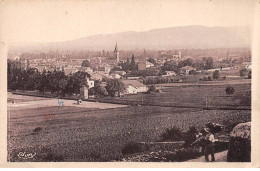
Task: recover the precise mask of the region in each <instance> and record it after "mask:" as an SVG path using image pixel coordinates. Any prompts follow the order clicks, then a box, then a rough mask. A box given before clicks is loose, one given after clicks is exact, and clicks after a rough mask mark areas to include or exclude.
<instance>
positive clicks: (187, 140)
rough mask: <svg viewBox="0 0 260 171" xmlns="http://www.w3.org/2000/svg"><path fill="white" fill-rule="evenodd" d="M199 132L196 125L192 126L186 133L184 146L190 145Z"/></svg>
mask: <svg viewBox="0 0 260 171" xmlns="http://www.w3.org/2000/svg"><path fill="white" fill-rule="evenodd" d="M197 133H198V130H197V129H196V127H195V126H191V127H190V128H189V130H188V131H187V132H186V133H185V136H184V140H185V144H184V146H186V147H187V146H189V145H190V144H191V143H193V142H194V141H195V140H196V134H197Z"/></svg>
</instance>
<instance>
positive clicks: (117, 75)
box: [110, 73, 122, 79]
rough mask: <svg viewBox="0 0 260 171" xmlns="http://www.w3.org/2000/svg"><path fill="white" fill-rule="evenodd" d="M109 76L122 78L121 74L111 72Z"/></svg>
mask: <svg viewBox="0 0 260 171" xmlns="http://www.w3.org/2000/svg"><path fill="white" fill-rule="evenodd" d="M110 76H111V77H112V78H113V79H120V78H122V76H121V75H119V74H116V73H112V74H110Z"/></svg>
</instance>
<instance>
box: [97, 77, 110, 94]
mask: <svg viewBox="0 0 260 171" xmlns="http://www.w3.org/2000/svg"><path fill="white" fill-rule="evenodd" d="M100 84H101V82H100V81H98V80H97V81H95V87H94V93H95V94H96V95H102V96H107V95H108V92H107V90H106V88H105V87H103V86H101V85H100Z"/></svg>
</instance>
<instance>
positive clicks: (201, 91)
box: [8, 83, 251, 161]
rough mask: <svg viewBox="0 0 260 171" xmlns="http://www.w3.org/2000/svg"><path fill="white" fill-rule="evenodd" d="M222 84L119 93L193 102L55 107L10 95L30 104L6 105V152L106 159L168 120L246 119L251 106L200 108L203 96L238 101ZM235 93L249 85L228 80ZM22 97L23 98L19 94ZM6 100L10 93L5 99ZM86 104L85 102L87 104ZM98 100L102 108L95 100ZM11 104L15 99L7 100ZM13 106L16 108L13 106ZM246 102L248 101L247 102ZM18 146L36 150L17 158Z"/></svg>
mask: <svg viewBox="0 0 260 171" xmlns="http://www.w3.org/2000/svg"><path fill="white" fill-rule="evenodd" d="M226 86H227V85H217V84H216V85H200V86H194V85H193V86H192V85H186V86H185V85H182V86H181V87H180V86H168V87H162V91H163V92H162V93H161V94H142V95H130V96H125V97H121V98H119V99H117V100H121V99H125V100H128V101H131V100H139V101H141V100H140V99H143V101H144V102H147V103H148V102H149V103H150V102H152V103H154V104H157V103H158V104H160V103H170V104H182V105H184V106H185V105H186V106H187V107H189V106H192V105H197V106H199V107H198V108H187V107H186V108H185V107H181V108H178V107H163V106H153V105H146V106H126V105H124V106H123V105H118V106H114V107H111V108H109V107H107V106H110V105H115V104H106V103H96V102H83V103H85V104H86V105H76V104H71V105H66V104H68V103H67V102H68V101H69V100H68V101H67V100H64V102H65V103H64V104H65V106H63V107H58V106H57V104H56V103H57V99H47V101H45V100H46V99H44V98H39V99H38V98H35V97H28V96H16V95H15V96H10V94H8V95H9V96H8V97H10V98H13V99H19V101H20V102H17V104H19V103H26V104H29V106H30V105H31V106H35V105H36V106H37V104H41V103H43V102H44V101H45V102H48V103H46V104H49V102H50V104H52V103H54V102H55V101H56V102H55V105H45V106H37V108H35V107H31V108H30V107H28V108H27V107H25V108H24V107H8V154H9V160H10V161H111V160H116V159H120V158H121V157H122V154H121V149H122V148H123V147H124V146H125V144H127V143H129V142H131V141H132V142H146V141H158V140H159V136H160V134H161V133H162V132H163V131H164V130H165V129H166V128H170V127H172V126H176V127H178V128H180V129H181V130H183V131H186V130H187V129H188V128H189V127H190V126H192V125H195V126H196V127H197V128H198V129H201V128H202V127H203V126H204V125H205V124H206V123H208V122H217V123H220V124H223V125H229V124H232V123H235V122H247V121H251V110H203V108H200V106H202V107H204V106H205V101H204V99H205V97H208V99H213V100H215V99H217V101H216V100H215V101H213V102H214V103H213V102H211V103H210V102H209V105H215V106H218V105H220V106H223V105H224V106H227V107H228V106H239V104H238V102H236V100H234V98H232V97H227V96H226V95H225V91H224V89H225V87H226ZM232 86H233V87H234V88H235V95H236V93H237V94H244V93H246V91H249V90H250V89H251V84H250V83H245V84H233V85H232ZM23 99H24V100H23ZM9 101H10V99H9ZM87 104H90V105H87ZM95 104H96V105H97V104H102V105H103V106H105V108H101V107H100V106H94V105H95ZM10 105H16V104H10ZM17 108H18V109H19V110H17ZM248 108H250V106H248ZM19 152H26V153H35V157H34V158H32V159H21V158H19V157H18V156H17V155H18V154H19Z"/></svg>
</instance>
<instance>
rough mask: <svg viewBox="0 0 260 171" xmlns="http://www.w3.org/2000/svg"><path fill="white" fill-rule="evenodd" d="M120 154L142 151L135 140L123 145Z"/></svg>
mask: <svg viewBox="0 0 260 171" xmlns="http://www.w3.org/2000/svg"><path fill="white" fill-rule="evenodd" d="M121 152H122V154H123V155H126V154H134V153H139V152H142V148H141V147H140V145H139V144H138V143H135V142H129V143H128V144H126V145H125V147H124V148H123V149H122V151H121Z"/></svg>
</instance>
